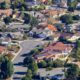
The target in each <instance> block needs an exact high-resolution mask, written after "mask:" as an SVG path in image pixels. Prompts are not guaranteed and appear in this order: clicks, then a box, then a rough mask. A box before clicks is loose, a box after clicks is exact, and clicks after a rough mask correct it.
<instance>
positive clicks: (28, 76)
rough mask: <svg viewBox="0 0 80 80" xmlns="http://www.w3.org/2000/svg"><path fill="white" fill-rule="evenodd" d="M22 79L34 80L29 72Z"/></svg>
mask: <svg viewBox="0 0 80 80" xmlns="http://www.w3.org/2000/svg"><path fill="white" fill-rule="evenodd" d="M22 80H32V78H31V77H30V75H29V74H27V75H26V76H25V77H23V78H22Z"/></svg>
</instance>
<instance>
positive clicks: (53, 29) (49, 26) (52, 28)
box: [47, 24, 57, 31]
mask: <svg viewBox="0 0 80 80" xmlns="http://www.w3.org/2000/svg"><path fill="white" fill-rule="evenodd" d="M47 27H48V29H50V30H52V31H57V28H56V27H55V26H53V25H50V24H48V26H47Z"/></svg>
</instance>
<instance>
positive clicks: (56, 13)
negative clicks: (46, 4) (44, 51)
mask: <svg viewBox="0 0 80 80" xmlns="http://www.w3.org/2000/svg"><path fill="white" fill-rule="evenodd" d="M41 12H42V13H43V14H44V15H45V16H50V17H52V18H57V17H60V16H61V15H64V14H66V10H64V9H58V10H57V9H55V10H47V11H46V10H43V11H41Z"/></svg>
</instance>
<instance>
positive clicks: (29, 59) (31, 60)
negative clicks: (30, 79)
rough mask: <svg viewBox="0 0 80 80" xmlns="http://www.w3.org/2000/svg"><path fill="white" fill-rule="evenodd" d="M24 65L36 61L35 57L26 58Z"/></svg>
mask: <svg viewBox="0 0 80 80" xmlns="http://www.w3.org/2000/svg"><path fill="white" fill-rule="evenodd" d="M23 62H24V65H25V66H29V65H30V64H32V63H33V62H34V59H33V58H32V57H31V56H27V57H26V58H25V59H24V61H23Z"/></svg>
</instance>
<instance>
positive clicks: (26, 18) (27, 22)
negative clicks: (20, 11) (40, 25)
mask: <svg viewBox="0 0 80 80" xmlns="http://www.w3.org/2000/svg"><path fill="white" fill-rule="evenodd" d="M23 19H24V23H26V24H29V23H30V19H31V17H30V15H29V14H27V13H25V14H24V18H23Z"/></svg>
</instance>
